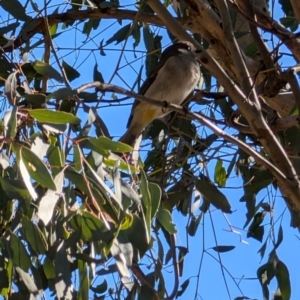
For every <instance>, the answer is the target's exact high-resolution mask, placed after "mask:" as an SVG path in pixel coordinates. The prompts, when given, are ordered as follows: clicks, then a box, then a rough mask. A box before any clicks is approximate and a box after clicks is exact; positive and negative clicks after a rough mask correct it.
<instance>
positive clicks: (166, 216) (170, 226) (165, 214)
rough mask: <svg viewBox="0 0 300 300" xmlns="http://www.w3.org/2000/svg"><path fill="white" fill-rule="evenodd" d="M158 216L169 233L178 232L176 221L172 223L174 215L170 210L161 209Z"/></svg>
mask: <svg viewBox="0 0 300 300" xmlns="http://www.w3.org/2000/svg"><path fill="white" fill-rule="evenodd" d="M156 218H157V220H158V221H159V223H160V224H161V225H162V226H163V228H164V229H165V230H166V231H167V232H168V233H170V234H174V233H176V232H177V230H176V228H175V225H174V223H172V216H171V214H170V212H169V211H168V210H165V209H161V210H159V211H158V213H157V215H156Z"/></svg>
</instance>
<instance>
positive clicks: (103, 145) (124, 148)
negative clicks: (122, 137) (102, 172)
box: [88, 136, 132, 153]
mask: <svg viewBox="0 0 300 300" xmlns="http://www.w3.org/2000/svg"><path fill="white" fill-rule="evenodd" d="M88 140H89V142H90V143H91V144H92V145H94V146H95V147H97V148H98V149H103V150H104V151H106V150H110V151H113V152H119V153H124V152H130V151H132V148H131V147H130V146H128V145H126V144H123V143H121V142H115V141H112V140H111V139H109V138H107V137H104V136H100V137H98V138H89V139H88Z"/></svg>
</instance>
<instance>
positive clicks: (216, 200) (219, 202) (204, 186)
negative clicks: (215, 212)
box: [196, 177, 231, 213]
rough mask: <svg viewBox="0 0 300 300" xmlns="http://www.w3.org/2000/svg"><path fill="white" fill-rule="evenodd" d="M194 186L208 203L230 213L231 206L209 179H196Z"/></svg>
mask: <svg viewBox="0 0 300 300" xmlns="http://www.w3.org/2000/svg"><path fill="white" fill-rule="evenodd" d="M196 188H197V189H198V190H199V192H200V193H201V194H202V196H203V197H204V198H205V199H206V200H207V201H209V203H211V204H213V205H214V206H215V207H216V208H218V209H221V210H222V211H223V212H226V213H231V207H230V204H229V202H228V200H227V198H226V196H225V195H224V194H223V193H222V192H221V191H220V190H219V189H218V188H217V187H216V186H215V185H214V184H212V183H211V182H210V181H208V180H207V179H204V177H203V179H199V180H197V182H196Z"/></svg>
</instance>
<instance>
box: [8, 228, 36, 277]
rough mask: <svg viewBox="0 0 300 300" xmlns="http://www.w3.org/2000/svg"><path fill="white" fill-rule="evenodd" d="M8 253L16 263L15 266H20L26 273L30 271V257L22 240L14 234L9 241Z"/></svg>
mask: <svg viewBox="0 0 300 300" xmlns="http://www.w3.org/2000/svg"><path fill="white" fill-rule="evenodd" d="M8 253H9V256H10V258H11V259H12V261H13V263H14V266H19V267H20V268H21V269H22V270H23V271H25V272H27V271H28V269H29V268H30V266H31V261H30V257H29V255H28V253H27V251H26V249H25V247H24V245H23V244H22V242H21V240H20V238H19V237H18V236H16V235H15V234H14V233H11V234H10V239H9V241H8Z"/></svg>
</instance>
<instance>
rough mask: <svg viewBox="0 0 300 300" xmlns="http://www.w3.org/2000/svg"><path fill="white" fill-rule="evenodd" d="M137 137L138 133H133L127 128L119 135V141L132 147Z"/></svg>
mask: <svg viewBox="0 0 300 300" xmlns="http://www.w3.org/2000/svg"><path fill="white" fill-rule="evenodd" d="M138 137H139V134H135V133H133V132H132V130H127V131H126V132H125V134H124V135H123V136H121V138H120V139H119V142H122V143H124V144H127V145H129V146H131V147H132V148H133V147H134V145H135V142H136V140H137V138H138Z"/></svg>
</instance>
